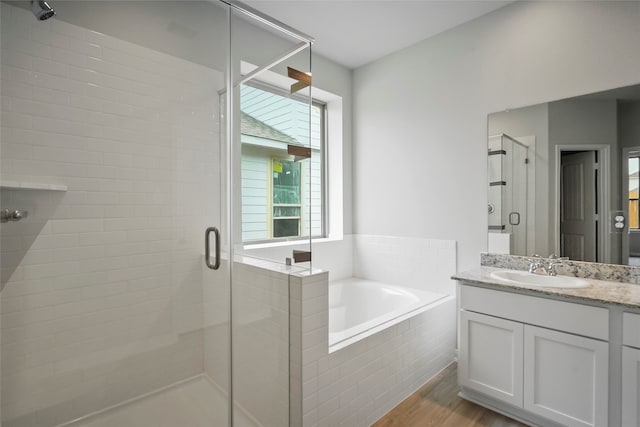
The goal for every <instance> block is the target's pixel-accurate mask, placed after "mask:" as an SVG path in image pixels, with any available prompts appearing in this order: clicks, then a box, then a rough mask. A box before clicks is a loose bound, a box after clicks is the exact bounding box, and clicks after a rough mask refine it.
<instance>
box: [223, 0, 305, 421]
mask: <svg viewBox="0 0 640 427" xmlns="http://www.w3.org/2000/svg"><path fill="white" fill-rule="evenodd" d="M231 40H232V47H231V56H232V61H231V65H232V76H233V79H232V92H231V94H232V96H231V99H230V102H231V107H232V108H231V110H230V111H231V112H232V118H233V121H232V124H231V128H230V130H231V140H230V143H231V152H230V170H231V173H230V176H231V177H232V179H233V182H234V184H235V185H233V186H232V194H231V195H230V196H231V197H229V200H230V202H231V217H230V218H231V221H230V222H231V225H230V227H231V230H233V236H232V248H233V252H234V256H233V259H234V262H233V263H232V276H233V281H232V290H231V310H232V360H231V364H232V380H233V381H232V382H233V403H234V405H233V408H232V413H233V419H234V425H270V426H286V425H289V419H290V414H289V412H290V405H289V403H290V394H291V393H290V387H289V382H290V374H291V365H292V364H295V363H296V362H295V361H292V360H290V357H289V349H290V336H289V335H290V331H289V283H288V274H289V272H290V271H292V270H300V267H299V266H301V265H302V266H308V265H309V261H305V260H307V259H309V257H310V254H311V244H310V236H311V234H312V232H311V220H310V218H311V215H312V212H311V209H310V203H309V200H311V194H310V193H311V188H312V187H311V186H312V185H313V183H314V182H313V176H312V170H311V164H312V162H311V154H312V153H311V152H312V150H311V147H310V143H309V140H310V138H309V124H310V108H311V102H310V101H311V97H310V95H311V74H310V72H311V64H310V58H311V49H310V40H308V38H305V37H304V36H300V35H297V34H295V32H292V31H287V29H286V28H285V27H284V26H280V25H275V26H274V25H271V24H269V23H267V22H265V21H264V20H260V19H255V16H251V15H249V14H247V13H244V12H242V11H238V10H235V9H233V8H232V19H231ZM283 244H291V245H293V246H288V245H285V246H283ZM274 245H280V246H278V247H274ZM258 248H259V249H258ZM294 248H295V250H296V252H295V256H294V252H293V249H294ZM286 258H290V264H293V265H292V266H288V265H286V264H287V261H286ZM296 261H298V262H296Z"/></svg>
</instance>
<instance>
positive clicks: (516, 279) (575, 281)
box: [491, 270, 589, 288]
mask: <svg viewBox="0 0 640 427" xmlns="http://www.w3.org/2000/svg"><path fill="white" fill-rule="evenodd" d="M491 277H492V278H494V279H496V280H499V281H501V282H508V283H514V284H520V285H527V286H540V287H545V288H586V287H587V286H589V282H587V281H586V280H584V279H580V278H577V277H569V276H543V275H541V274H533V273H529V272H528V271H518V270H502V271H494V272H492V273H491Z"/></svg>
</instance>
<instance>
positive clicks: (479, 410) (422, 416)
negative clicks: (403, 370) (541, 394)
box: [372, 363, 525, 427]
mask: <svg viewBox="0 0 640 427" xmlns="http://www.w3.org/2000/svg"><path fill="white" fill-rule="evenodd" d="M457 376H458V365H457V364H456V363H452V364H451V365H449V366H448V367H447V368H446V369H445V370H444V371H442V372H441V373H440V374H438V375H437V376H436V377H435V378H433V379H432V380H431V381H429V382H428V383H427V384H425V385H424V386H422V388H420V390H418V391H416V392H415V393H413V394H412V395H411V396H409V397H408V398H406V399H405V400H404V401H402V402H401V403H400V404H399V405H398V406H396V407H395V408H393V409H392V410H391V411H390V412H389V413H387V414H386V415H385V416H384V417H382V418H381V419H379V420H378V421H377V422H376V423H375V424H373V426H372V427H400V426H401V427H428V426H434V427H435V426H438V427H465V426H475V427H480V426H487V427H489V426H490V427H521V426H522V427H525V425H524V424H521V423H519V422H518V421H514V420H512V419H510V418H507V417H505V416H504V415H501V414H498V413H496V412H493V411H491V410H489V409H486V408H483V407H482V406H479V405H476V404H475V403H471V402H469V401H466V400H464V399H462V398H460V397H458V391H459V389H458V384H457Z"/></svg>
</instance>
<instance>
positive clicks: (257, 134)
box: [240, 83, 326, 243]
mask: <svg viewBox="0 0 640 427" xmlns="http://www.w3.org/2000/svg"><path fill="white" fill-rule="evenodd" d="M325 108H326V107H325V105H324V104H323V103H320V102H315V101H314V102H313V103H312V108H311V129H310V128H309V104H308V101H307V100H306V99H304V98H302V97H300V98H298V97H296V96H291V95H289V94H288V93H286V92H284V91H281V90H280V89H274V88H272V87H270V86H266V85H261V84H260V85H256V84H254V83H252V84H251V85H243V86H242V87H241V88H240V110H241V123H240V125H241V132H240V133H241V141H242V164H241V175H242V186H241V191H242V239H243V241H244V242H246V243H247V242H248V243H256V242H264V241H269V240H274V239H281V240H289V239H296V238H304V237H308V236H309V235H312V236H314V237H320V236H324V233H325V219H324V206H325V205H326V203H325V191H324V187H325V186H324V150H325V141H324V134H325V132H324V121H325ZM310 131H311V133H309V132H310ZM309 144H310V146H311V158H310V159H304V160H298V161H296V159H294V158H293V157H292V156H289V155H288V154H287V147H288V146H289V145H304V146H309Z"/></svg>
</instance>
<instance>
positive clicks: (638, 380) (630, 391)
mask: <svg viewBox="0 0 640 427" xmlns="http://www.w3.org/2000/svg"><path fill="white" fill-rule="evenodd" d="M639 387H640V350H638V349H635V348H630V347H622V425H623V426H625V427H631V426H638V427H640V414H638V411H639V410H640V394H639V393H638V388H639Z"/></svg>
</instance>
